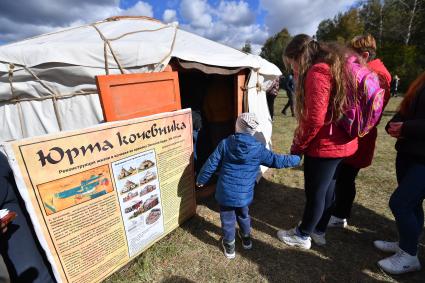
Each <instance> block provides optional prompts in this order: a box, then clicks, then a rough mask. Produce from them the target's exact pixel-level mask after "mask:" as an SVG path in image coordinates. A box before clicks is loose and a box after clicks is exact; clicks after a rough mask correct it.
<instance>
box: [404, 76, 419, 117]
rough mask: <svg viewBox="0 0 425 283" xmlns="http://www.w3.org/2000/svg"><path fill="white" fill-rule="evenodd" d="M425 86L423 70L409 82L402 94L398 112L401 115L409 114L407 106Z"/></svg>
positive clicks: (408, 106)
mask: <svg viewBox="0 0 425 283" xmlns="http://www.w3.org/2000/svg"><path fill="white" fill-rule="evenodd" d="M424 87H425V72H423V73H422V74H420V75H419V77H417V78H416V80H414V81H413V83H411V84H410V86H409V89H408V90H407V92H406V94H405V95H404V99H403V101H402V102H401V103H400V108H399V112H400V113H401V115H403V116H406V115H408V114H409V108H410V105H411V104H412V101H413V99H414V98H415V97H416V95H417V94H418V93H419V92H420V91H421V90H422V89H423V88H424Z"/></svg>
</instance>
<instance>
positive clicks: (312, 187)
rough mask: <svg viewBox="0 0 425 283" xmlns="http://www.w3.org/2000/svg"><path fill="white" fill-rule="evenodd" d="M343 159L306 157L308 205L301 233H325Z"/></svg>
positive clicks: (305, 170) (306, 194) (306, 204)
mask: <svg viewBox="0 0 425 283" xmlns="http://www.w3.org/2000/svg"><path fill="white" fill-rule="evenodd" d="M341 161H342V158H318V157H309V156H305V159H304V183H305V185H304V187H305V196H306V203H305V208H304V215H303V219H302V222H301V224H300V226H299V229H300V231H301V233H303V234H305V235H310V234H311V233H312V232H314V231H315V230H316V231H317V232H321V233H323V232H325V231H326V227H327V225H328V222H329V219H330V217H331V213H332V205H333V202H334V196H335V194H334V193H335V181H336V176H337V174H336V172H337V168H338V165H339V164H340V162H341Z"/></svg>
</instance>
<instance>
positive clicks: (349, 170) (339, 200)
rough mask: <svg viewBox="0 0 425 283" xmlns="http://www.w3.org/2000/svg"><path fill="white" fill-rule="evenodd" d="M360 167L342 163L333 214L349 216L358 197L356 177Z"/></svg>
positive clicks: (336, 186)
mask: <svg viewBox="0 0 425 283" xmlns="http://www.w3.org/2000/svg"><path fill="white" fill-rule="evenodd" d="M359 171H360V169H359V168H355V167H353V166H351V165H348V164H345V163H341V165H340V166H339V168H338V176H337V178H336V185H335V208H334V210H333V212H332V215H334V216H336V217H339V218H349V217H350V214H351V208H352V206H353V202H354V198H355V197H356V183H355V180H356V177H357V174H359Z"/></svg>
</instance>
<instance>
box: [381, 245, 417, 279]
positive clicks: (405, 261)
mask: <svg viewBox="0 0 425 283" xmlns="http://www.w3.org/2000/svg"><path fill="white" fill-rule="evenodd" d="M378 266H379V267H380V268H381V269H382V270H383V271H385V272H387V273H389V274H395V275H397V274H403V273H407V272H412V271H418V270H420V269H421V264H420V262H419V259H418V256H417V255H416V256H412V255H409V254H408V253H406V252H405V251H403V250H402V249H399V250H398V251H397V253H396V254H395V255H393V256H390V257H387V258H384V259H382V260H380V261H378Z"/></svg>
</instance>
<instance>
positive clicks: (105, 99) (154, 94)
mask: <svg viewBox="0 0 425 283" xmlns="http://www.w3.org/2000/svg"><path fill="white" fill-rule="evenodd" d="M96 84H97V89H98V91H99V98H100V103H101V105H102V110H103V116H104V117H105V121H107V122H109V121H117V120H125V119H131V118H137V117H142V116H147V115H152V114H157V113H161V112H169V111H175V110H179V109H181V103H180V89H179V79H178V73H177V72H170V71H168V72H161V73H143V74H124V75H104V76H96Z"/></svg>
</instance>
